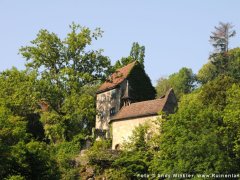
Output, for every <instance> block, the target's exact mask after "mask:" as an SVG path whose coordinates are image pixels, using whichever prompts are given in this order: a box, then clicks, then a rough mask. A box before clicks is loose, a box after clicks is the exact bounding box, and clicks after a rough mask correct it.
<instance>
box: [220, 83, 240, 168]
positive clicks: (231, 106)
mask: <svg viewBox="0 0 240 180" xmlns="http://www.w3.org/2000/svg"><path fill="white" fill-rule="evenodd" d="M226 96H227V105H226V107H225V109H224V114H223V122H224V125H225V128H224V129H223V132H224V136H225V140H224V144H225V145H226V146H227V147H228V151H229V154H230V156H231V158H232V159H233V160H235V161H236V162H239V158H240V142H239V139H240V136H239V135H240V116H239V114H240V101H239V98H240V85H239V84H233V86H232V87H231V88H229V89H228V91H227V95H226ZM236 165H237V164H236ZM237 166H239V165H237ZM238 168H239V167H238Z"/></svg>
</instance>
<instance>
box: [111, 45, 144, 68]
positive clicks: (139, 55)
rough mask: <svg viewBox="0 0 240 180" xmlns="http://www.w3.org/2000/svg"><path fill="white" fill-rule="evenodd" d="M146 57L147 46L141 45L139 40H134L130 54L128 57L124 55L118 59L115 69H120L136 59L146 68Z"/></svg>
mask: <svg viewBox="0 0 240 180" xmlns="http://www.w3.org/2000/svg"><path fill="white" fill-rule="evenodd" d="M144 58H145V47H144V46H140V45H139V44H138V42H134V43H133V44H132V48H131V51H130V55H129V56H128V57H123V58H121V59H120V60H118V61H117V62H116V63H115V65H114V69H115V70H116V69H119V68H121V67H123V66H126V65H127V64H129V63H131V62H134V61H138V62H139V63H140V64H141V66H142V67H143V68H144Z"/></svg>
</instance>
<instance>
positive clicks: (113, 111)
mask: <svg viewBox="0 0 240 180" xmlns="http://www.w3.org/2000/svg"><path fill="white" fill-rule="evenodd" d="M115 113H116V109H115V107H112V108H111V109H110V116H113V115H114V114H115Z"/></svg>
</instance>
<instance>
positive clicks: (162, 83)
mask: <svg viewBox="0 0 240 180" xmlns="http://www.w3.org/2000/svg"><path fill="white" fill-rule="evenodd" d="M170 88H172V85H171V84H170V81H169V79H168V78H164V77H161V78H160V79H158V81H157V85H156V91H157V97H162V96H163V95H165V93H166V92H167V91H168V90H169V89H170Z"/></svg>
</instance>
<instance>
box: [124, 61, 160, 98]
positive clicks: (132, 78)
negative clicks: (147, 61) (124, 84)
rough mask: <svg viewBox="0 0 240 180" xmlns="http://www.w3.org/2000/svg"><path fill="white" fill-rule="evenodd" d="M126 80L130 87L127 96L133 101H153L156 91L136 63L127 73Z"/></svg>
mask: <svg viewBox="0 0 240 180" xmlns="http://www.w3.org/2000/svg"><path fill="white" fill-rule="evenodd" d="M127 80H128V82H129V86H130V88H129V94H130V96H131V98H133V100H134V101H145V100H151V99H155V97H156V90H155V88H154V87H153V86H152V83H151V80H150V78H149V76H148V75H147V74H146V72H145V71H144V69H143V68H142V67H141V65H140V63H139V62H138V61H137V63H136V65H135V66H134V67H133V68H132V70H131V71H130V72H129V75H128V78H127Z"/></svg>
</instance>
